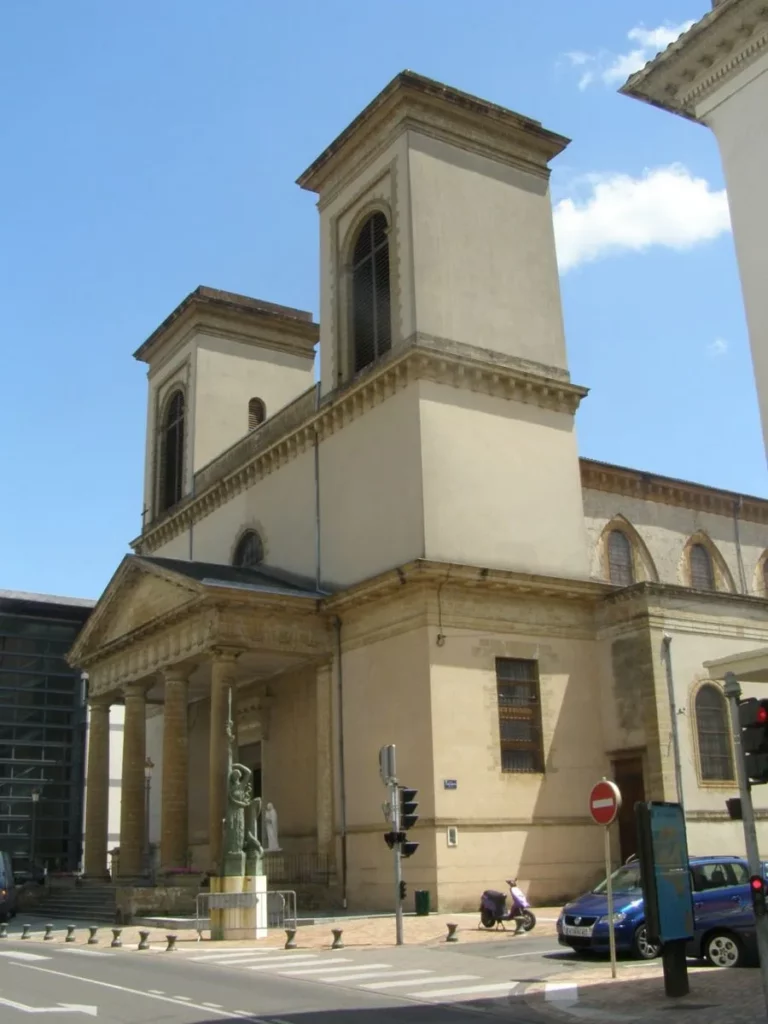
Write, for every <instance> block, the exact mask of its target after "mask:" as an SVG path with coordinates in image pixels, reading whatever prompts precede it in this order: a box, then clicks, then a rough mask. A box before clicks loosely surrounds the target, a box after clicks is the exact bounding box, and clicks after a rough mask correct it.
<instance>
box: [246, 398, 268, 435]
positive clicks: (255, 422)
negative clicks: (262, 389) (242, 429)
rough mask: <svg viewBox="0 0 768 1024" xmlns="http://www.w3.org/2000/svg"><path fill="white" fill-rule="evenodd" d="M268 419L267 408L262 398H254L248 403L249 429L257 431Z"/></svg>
mask: <svg viewBox="0 0 768 1024" xmlns="http://www.w3.org/2000/svg"><path fill="white" fill-rule="evenodd" d="M266 418H267V407H266V405H264V403H263V402H262V400H261V399H260V398H252V399H251V400H250V402H249V403H248V429H249V430H255V429H256V427H259V426H261V424H262V423H263V422H264V420H265V419H266Z"/></svg>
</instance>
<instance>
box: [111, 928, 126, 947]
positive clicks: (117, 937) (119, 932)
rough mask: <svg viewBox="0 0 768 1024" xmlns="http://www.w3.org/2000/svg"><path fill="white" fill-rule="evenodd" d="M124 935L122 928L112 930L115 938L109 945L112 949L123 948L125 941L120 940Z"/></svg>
mask: <svg viewBox="0 0 768 1024" xmlns="http://www.w3.org/2000/svg"><path fill="white" fill-rule="evenodd" d="M122 934H123V929H122V928H113V929H112V935H113V936H114V938H113V939H112V941H111V942H110V944H109V945H110V947H111V948H112V949H121V948H122V945H123V940H122V939H121V938H120V936H121V935H122Z"/></svg>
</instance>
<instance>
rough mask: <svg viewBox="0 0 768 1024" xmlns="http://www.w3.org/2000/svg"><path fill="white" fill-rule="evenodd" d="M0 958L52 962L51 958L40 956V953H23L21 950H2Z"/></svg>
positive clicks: (0, 950)
mask: <svg viewBox="0 0 768 1024" xmlns="http://www.w3.org/2000/svg"><path fill="white" fill-rule="evenodd" d="M0 956H7V957H10V958H11V960H28V961H29V960H50V959H51V958H50V957H49V956H40V955H39V953H22V952H21V950H18V951H16V950H14V949H0Z"/></svg>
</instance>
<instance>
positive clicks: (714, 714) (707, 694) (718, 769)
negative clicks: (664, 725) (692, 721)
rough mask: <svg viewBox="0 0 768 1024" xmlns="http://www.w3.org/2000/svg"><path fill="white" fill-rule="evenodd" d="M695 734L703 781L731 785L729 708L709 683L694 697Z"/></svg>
mask: <svg viewBox="0 0 768 1024" xmlns="http://www.w3.org/2000/svg"><path fill="white" fill-rule="evenodd" d="M696 735H697V737H698V741H699V768H700V772H701V778H702V781H703V782H731V781H732V780H733V754H732V748H731V730H730V728H729V722H728V705H727V704H726V702H725V697H724V695H723V694H722V693H721V691H720V689H719V688H718V687H717V686H714V685H713V684H712V683H706V684H705V685H704V686H702V687H701V689H700V690H699V692H698V693H697V694H696Z"/></svg>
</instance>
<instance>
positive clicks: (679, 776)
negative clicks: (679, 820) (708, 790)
mask: <svg viewBox="0 0 768 1024" xmlns="http://www.w3.org/2000/svg"><path fill="white" fill-rule="evenodd" d="M664 669H665V671H666V675H667V694H668V696H669V716H670V729H671V734H672V755H673V757H674V761H675V789H676V790H677V802H678V803H679V804H680V806H681V807H683V813H685V807H684V803H683V769H682V766H681V763H680V737H679V735H678V732H677V704H676V703H675V680H674V676H673V675H672V637H671V636H670V635H669V633H665V634H664Z"/></svg>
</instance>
